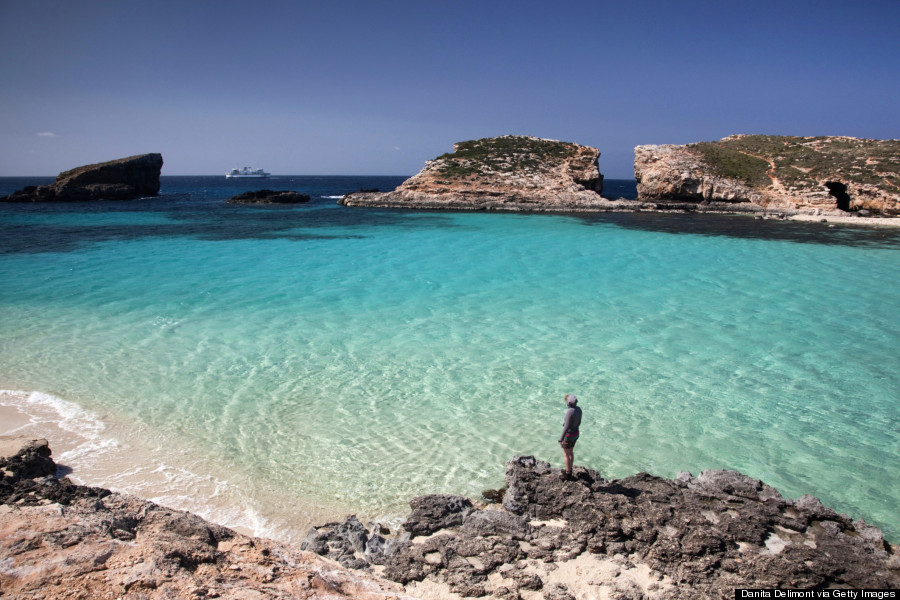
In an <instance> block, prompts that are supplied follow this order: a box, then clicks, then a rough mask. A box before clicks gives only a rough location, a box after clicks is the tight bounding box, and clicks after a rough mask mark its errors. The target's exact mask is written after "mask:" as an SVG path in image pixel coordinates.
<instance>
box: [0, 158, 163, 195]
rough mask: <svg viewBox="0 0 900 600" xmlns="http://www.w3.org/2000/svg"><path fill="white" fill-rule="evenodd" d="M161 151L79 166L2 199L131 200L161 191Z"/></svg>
mask: <svg viewBox="0 0 900 600" xmlns="http://www.w3.org/2000/svg"><path fill="white" fill-rule="evenodd" d="M162 165H163V158H162V155H161V154H156V153H154V154H138V155H136V156H129V157H127V158H120V159H117V160H111V161H108V162H104V163H98V164H93V165H85V166H82V167H76V168H74V169H71V170H69V171H64V172H62V173H60V174H59V175H57V177H56V181H54V182H53V183H52V184H50V185H40V186H28V187H25V188H23V189H21V190H19V191H17V192H13V193H12V194H10V195H9V196H3V197H0V202H81V201H85V200H131V199H134V198H140V197H142V196H156V195H157V194H159V174H160V171H161V170H162Z"/></svg>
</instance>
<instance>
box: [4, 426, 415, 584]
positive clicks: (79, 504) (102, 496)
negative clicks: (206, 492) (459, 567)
mask: <svg viewBox="0 0 900 600" xmlns="http://www.w3.org/2000/svg"><path fill="white" fill-rule="evenodd" d="M49 455H50V452H49V448H48V446H47V443H46V441H44V440H40V441H35V440H28V439H0V595H2V596H3V597H4V598H10V599H13V598H16V599H19V598H21V599H25V598H42V599H62V598H141V599H147V600H156V599H163V598H166V599H168V598H283V599H288V598H292V599H293V598H308V599H315V598H322V599H325V598H328V599H332V598H361V599H369V600H375V599H387V598H394V599H400V598H408V596H406V595H405V592H404V590H403V588H402V587H401V586H400V585H399V584H396V583H391V582H388V581H384V580H382V579H378V578H376V577H375V576H373V575H370V574H368V573H364V572H360V571H349V570H347V569H343V568H340V567H338V566H337V565H335V564H334V563H332V562H330V561H327V560H325V559H322V558H320V557H319V556H316V555H315V554H313V553H310V552H302V551H297V550H294V549H291V548H288V547H285V546H283V545H280V544H277V543H275V542H272V541H270V540H263V539H259V538H251V537H247V536H244V535H241V534H239V533H237V532H234V531H232V530H230V529H227V528H225V527H221V526H219V525H214V524H212V523H208V522H206V521H204V520H203V519H201V518H199V517H197V516H196V515H192V514H191V513H187V512H182V511H177V510H171V509H167V508H163V507H161V506H158V505H156V504H154V503H152V502H147V501H144V500H141V499H139V498H135V497H133V496H128V495H124V494H116V493H111V492H109V491H108V490H103V489H99V488H91V487H85V486H78V485H74V484H72V483H71V482H70V481H69V480H68V479H65V478H63V479H57V478H56V477H53V476H52V473H53V471H55V470H56V465H55V464H54V463H53V461H52V459H50V456H49Z"/></svg>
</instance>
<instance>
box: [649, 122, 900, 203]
mask: <svg viewBox="0 0 900 600" xmlns="http://www.w3.org/2000/svg"><path fill="white" fill-rule="evenodd" d="M634 173H635V178H636V179H637V181H638V186H637V188H638V198H637V200H638V202H657V203H659V205H660V207H661V208H664V207H665V206H666V205H667V204H676V205H677V204H684V203H692V204H693V205H694V206H695V207H697V208H698V209H701V210H702V209H707V210H713V209H722V210H726V211H728V210H731V211H740V210H743V211H747V212H752V211H765V210H780V211H788V212H790V211H797V212H800V213H806V214H822V215H832V216H839V215H842V214H843V215H846V214H848V213H850V212H853V213H859V214H861V215H872V216H879V215H880V216H898V215H900V140H864V139H856V138H848V137H790V136H765V135H735V136H731V137H727V138H724V139H722V140H720V141H718V142H701V143H696V144H688V145H685V146H675V145H660V146H638V147H636V148H635V159H634Z"/></svg>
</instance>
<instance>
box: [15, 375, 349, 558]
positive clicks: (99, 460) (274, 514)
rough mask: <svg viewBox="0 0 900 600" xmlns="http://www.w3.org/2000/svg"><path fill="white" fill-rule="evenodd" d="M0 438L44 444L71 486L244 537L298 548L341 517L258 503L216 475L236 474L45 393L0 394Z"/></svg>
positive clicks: (302, 505) (308, 506) (288, 503)
mask: <svg viewBox="0 0 900 600" xmlns="http://www.w3.org/2000/svg"><path fill="white" fill-rule="evenodd" d="M0 435H2V436H27V437H34V438H45V439H48V440H49V441H50V445H51V448H52V449H53V453H54V454H53V458H54V460H55V461H56V463H57V465H58V466H59V470H58V475H59V476H68V477H69V478H70V479H72V480H73V481H74V482H76V483H79V484H81V485H91V486H98V487H103V488H107V489H110V490H113V491H116V492H121V493H127V494H132V495H135V496H139V497H141V498H145V499H147V500H150V501H152V502H155V503H157V504H160V505H163V506H168V507H171V508H175V509H179V510H187V511H190V512H193V513H196V514H198V515H200V516H201V517H203V518H204V519H207V520H209V521H213V522H215V523H219V524H221V525H225V526H226V527H230V528H232V529H235V530H238V531H240V532H241V533H245V534H248V535H254V536H258V537H267V538H271V539H275V540H278V541H282V542H287V543H295V544H296V543H299V542H300V541H301V540H302V539H303V537H304V536H305V534H306V531H307V529H308V527H309V526H310V525H311V524H312V523H314V522H324V521H326V520H331V519H333V518H338V517H342V516H344V515H343V513H342V512H340V511H339V510H334V509H329V508H328V507H322V506H319V505H315V504H313V503H311V502H305V501H304V499H302V498H277V497H272V496H270V497H268V498H266V500H271V506H260V505H259V504H258V502H259V500H258V496H259V495H258V494H257V495H254V490H253V489H252V487H251V486H250V485H249V483H248V482H243V483H241V484H240V485H238V483H237V482H236V481H232V480H229V479H225V478H223V477H221V476H219V475H216V473H218V474H222V473H225V474H226V475H225V476H226V477H231V476H234V477H236V478H238V479H240V476H239V475H238V474H237V473H235V472H229V471H228V470H221V467H219V468H218V469H217V468H216V465H215V464H214V463H213V462H212V461H211V460H209V459H208V458H206V457H200V458H196V457H194V456H192V454H193V453H192V452H191V450H190V449H188V448H178V447H177V446H176V445H173V444H171V443H169V442H163V441H161V440H157V441H156V443H155V444H154V443H152V442H151V439H152V436H151V435H149V434H148V432H143V431H141V430H140V428H137V427H132V426H129V425H127V424H125V423H118V422H113V421H110V420H108V419H106V418H101V416H100V415H97V414H96V413H94V412H91V411H89V410H86V409H84V408H82V407H81V406H79V405H78V404H75V403H74V402H70V401H67V400H63V399H61V398H57V397H55V396H52V395H50V394H46V393H43V392H36V391H35V392H26V391H17V390H0ZM247 488H249V489H247Z"/></svg>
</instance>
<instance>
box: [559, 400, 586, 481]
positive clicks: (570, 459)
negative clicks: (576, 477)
mask: <svg viewBox="0 0 900 600" xmlns="http://www.w3.org/2000/svg"><path fill="white" fill-rule="evenodd" d="M564 400H565V402H566V406H567V407H568V408H567V409H566V416H565V419H563V431H562V435H561V436H560V438H559V445H560V446H562V449H563V454H564V455H565V457H566V470H565V472H564V473H563V476H562V477H563V479H566V480H569V479H572V467H573V465H574V463H575V442H577V441H578V427H579V426H580V425H581V408H579V407H578V406H577V405H578V397H577V396H576V395H575V394H566V396H565V398H564Z"/></svg>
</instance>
